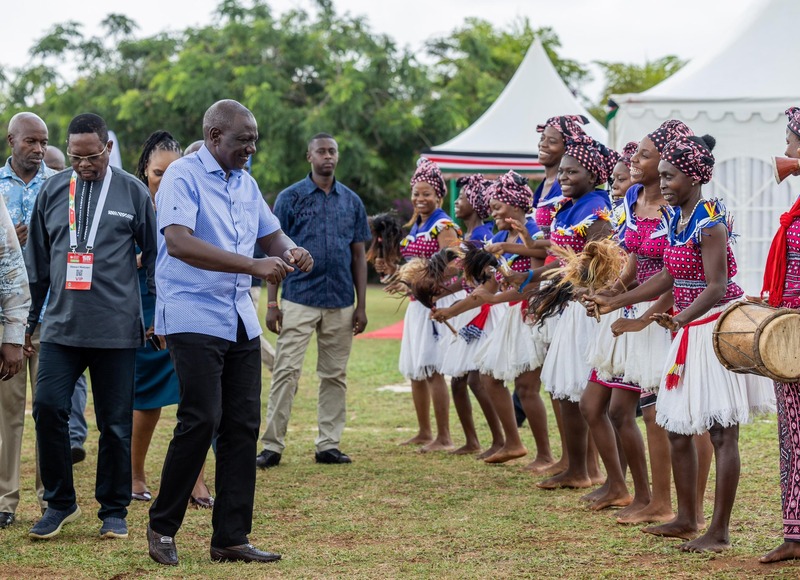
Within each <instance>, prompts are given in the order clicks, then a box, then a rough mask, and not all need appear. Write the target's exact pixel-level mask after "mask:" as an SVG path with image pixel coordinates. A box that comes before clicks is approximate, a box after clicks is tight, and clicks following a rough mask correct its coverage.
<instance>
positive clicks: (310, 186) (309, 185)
mask: <svg viewBox="0 0 800 580" xmlns="http://www.w3.org/2000/svg"><path fill="white" fill-rule="evenodd" d="M303 181H304V183H305V186H306V193H314V192H315V191H316V190H320V191H321V192H322V193H325V191H324V190H323V189H322V188H321V187H320V186H319V185H317V184H316V183H314V180H313V179H311V172H310V171H309V172H308V175H306V178H305V179H304V180H303ZM330 193H337V194H338V193H340V191H339V182H338V181H336V177H334V178H333V184H332V185H331V191H330Z"/></svg>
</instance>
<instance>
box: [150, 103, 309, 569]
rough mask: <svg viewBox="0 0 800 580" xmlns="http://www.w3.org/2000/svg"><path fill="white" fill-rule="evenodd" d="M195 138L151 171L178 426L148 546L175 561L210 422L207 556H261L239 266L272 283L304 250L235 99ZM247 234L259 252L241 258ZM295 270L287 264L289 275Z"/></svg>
mask: <svg viewBox="0 0 800 580" xmlns="http://www.w3.org/2000/svg"><path fill="white" fill-rule="evenodd" d="M203 137H204V144H203V146H202V147H201V148H200V150H199V151H198V152H197V153H196V154H192V155H189V156H186V157H183V158H181V159H178V160H177V161H175V162H174V163H172V165H170V166H169V168H168V169H167V171H166V172H165V173H164V177H163V178H162V180H161V185H160V186H159V190H158V194H157V195H156V204H157V206H158V211H157V212H156V215H157V218H158V230H159V236H158V259H157V262H156V288H157V291H156V295H157V299H156V315H155V317H156V320H155V331H156V334H158V335H164V336H166V342H167V346H168V347H169V350H170V355H171V356H172V361H173V364H174V366H175V372H176V373H177V375H178V381H179V382H180V391H181V397H180V402H179V403H178V426H177V427H176V428H175V432H174V436H173V438H172V442H171V443H170V445H169V450H168V451H167V457H166V459H165V460H164V469H163V471H162V474H161V489H160V491H159V494H158V498H157V499H156V501H155V502H154V503H153V506H152V508H151V509H150V525H149V526H148V528H147V538H148V548H149V553H150V557H151V558H153V560H155V561H156V562H158V563H160V564H164V565H172V566H174V565H177V563H178V552H177V548H176V547H175V541H174V536H175V534H176V533H177V532H178V529H179V528H180V526H181V523H182V521H183V517H184V515H185V513H186V506H187V504H188V501H189V496H190V495H191V493H192V487H193V485H194V481H195V480H196V479H197V475H198V474H199V473H200V467H201V466H202V465H203V462H204V461H205V457H206V453H207V452H208V448H209V446H210V445H211V439H212V437H213V436H214V433H215V430H216V433H217V479H216V492H217V497H216V501H215V504H214V514H213V517H212V525H213V528H214V532H213V535H212V536H211V551H210V553H211V559H212V560H215V561H233V560H239V561H245V562H272V561H275V560H279V559H280V557H281V556H280V555H279V554H274V553H271V552H265V551H262V550H258V549H256V548H255V547H253V546H252V545H251V544H250V543H249V541H248V538H247V536H248V534H249V533H250V531H251V527H252V522H253V500H254V494H255V485H256V466H255V465H254V464H253V455H255V451H256V440H257V438H258V429H259V423H260V415H261V412H260V401H261V357H260V353H259V350H260V349H259V340H258V338H259V336H260V335H261V325H260V324H259V322H258V316H257V314H256V309H255V306H254V305H253V301H252V300H251V299H250V293H249V290H250V284H251V276H255V277H257V278H262V279H265V280H267V281H268V282H270V283H272V284H278V283H280V282H281V281H282V280H283V279H284V278H285V277H286V276H287V275H292V272H295V271H296V270H299V271H300V272H308V271H310V270H311V268H312V266H313V264H314V261H313V259H312V258H311V255H310V254H309V253H308V252H307V251H306V250H305V249H303V248H299V247H297V246H296V245H295V244H294V242H293V241H292V240H291V239H290V238H289V237H288V236H286V235H285V234H284V233H283V231H282V230H281V227H280V223H278V220H277V218H276V217H275V216H274V215H272V212H271V211H270V209H269V207H268V206H267V203H266V202H265V201H264V198H263V197H262V195H261V192H260V191H259V189H258V184H257V183H256V182H255V180H254V179H253V178H252V177H251V176H250V174H249V173H247V172H246V171H243V169H244V167H245V165H246V164H247V160H248V159H249V158H250V156H251V155H253V154H254V153H255V152H256V141H257V140H258V125H257V124H256V120H255V118H254V117H253V114H252V113H251V112H250V111H249V110H248V109H247V108H245V107H244V106H243V105H241V104H240V103H238V102H236V101H232V100H224V101H219V102H217V103H215V104H214V105H212V106H211V107H210V108H209V109H208V110H207V111H206V113H205V115H204V117H203ZM256 243H258V245H259V246H261V249H262V250H264V253H265V254H266V255H267V257H266V258H253V248H254V247H255V244H256ZM294 275H296V274H294Z"/></svg>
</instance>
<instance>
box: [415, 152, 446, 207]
mask: <svg viewBox="0 0 800 580" xmlns="http://www.w3.org/2000/svg"><path fill="white" fill-rule="evenodd" d="M421 181H422V182H425V183H427V184H428V185H430V186H431V187H432V188H433V190H434V191H435V192H436V195H437V196H438V197H439V199H442V198H443V197H444V196H445V195H446V194H447V186H446V185H445V182H444V176H443V175H442V170H441V169H439V166H438V165H436V164H435V163H434V162H433V161H431V160H430V159H428V158H427V157H420V158H419V161H417V169H416V171H414V175H413V176H412V177H411V187H414V185H415V184H417V183H419V182H421Z"/></svg>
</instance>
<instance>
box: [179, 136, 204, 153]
mask: <svg viewBox="0 0 800 580" xmlns="http://www.w3.org/2000/svg"><path fill="white" fill-rule="evenodd" d="M202 146H203V141H202V140H199V141H195V142H194V143H192V144H191V145H189V146H188V147H187V148H186V149H185V150H184V151H183V156H184V157H186V156H187V155H191V154H192V153H194V152H195V151H199V150H200V147H202Z"/></svg>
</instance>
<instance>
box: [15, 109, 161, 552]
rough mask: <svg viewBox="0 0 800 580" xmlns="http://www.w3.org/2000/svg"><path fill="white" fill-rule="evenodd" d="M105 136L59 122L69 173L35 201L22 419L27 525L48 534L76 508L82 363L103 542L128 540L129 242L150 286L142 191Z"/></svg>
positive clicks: (151, 244) (94, 121)
mask: <svg viewBox="0 0 800 580" xmlns="http://www.w3.org/2000/svg"><path fill="white" fill-rule="evenodd" d="M112 147H113V143H112V142H111V141H110V140H109V138H108V128H107V127H106V123H105V121H104V120H103V119H102V118H101V117H98V116H97V115H94V114H92V113H85V114H82V115H78V116H77V117H75V118H74V119H73V120H72V121H71V122H70V124H69V127H68V129H67V155H68V158H69V163H70V165H71V166H72V171H62V172H61V173H58V174H56V175H54V176H53V177H50V178H49V179H48V180H47V181H46V182H45V184H44V186H43V187H42V190H41V192H40V193H39V195H38V196H37V197H36V202H35V204H34V206H33V214H32V217H31V221H30V230H29V233H28V245H27V248H26V250H25V264H26V266H27V270H28V277H29V279H30V289H31V299H32V306H31V310H30V314H29V316H28V328H29V332H31V333H32V332H33V331H34V329H35V328H36V326H37V323H38V321H39V314H40V312H41V311H42V305H43V304H44V301H45V297H46V296H47V295H48V291H49V301H48V304H47V312H46V314H45V316H44V318H43V321H42V329H41V339H40V340H41V346H40V349H39V373H38V375H37V380H36V396H35V397H34V401H33V418H34V420H35V421H36V435H37V438H38V449H39V466H40V469H41V473H42V483H43V484H44V489H45V492H44V499H45V501H47V511H46V512H45V513H44V516H43V517H42V519H41V520H39V521H38V522H37V523H36V524H35V525H34V526H33V528H31V530H30V532H29V536H30V537H31V538H34V539H49V538H52V537H53V536H55V535H57V534H58V533H59V532H60V531H61V527H62V526H63V525H64V524H66V523H69V522H71V521H73V520H75V519H77V518H78V516H80V513H81V510H80V508H79V507H78V504H77V501H76V495H75V487H74V486H73V481H72V458H71V455H70V439H69V426H68V420H69V414H70V409H71V397H72V394H73V391H74V390H75V381H77V379H78V377H80V376H81V374H82V373H83V372H84V371H85V370H86V369H87V368H88V369H89V372H90V374H91V379H92V393H93V395H94V408H95V414H96V416H97V427H98V429H99V430H100V447H99V450H98V454H97V477H96V483H95V497H96V498H97V501H98V502H99V503H100V510H99V512H98V517H99V518H100V519H101V520H102V521H103V525H102V527H101V528H100V535H101V536H102V537H104V538H125V537H127V536H128V526H127V522H126V519H125V518H126V516H127V513H128V510H127V507H128V504H129V503H130V501H131V424H132V417H133V410H132V409H133V372H134V358H135V354H136V349H137V348H138V347H140V346H142V345H143V344H144V323H143V320H142V307H141V301H140V299H139V278H138V274H137V267H136V254H135V253H134V251H133V248H134V244H136V245H138V246H139V247H140V248H141V249H142V267H144V268H146V270H147V273H148V277H149V280H150V283H151V286H152V287H153V288H154V287H155V284H154V278H153V274H154V268H155V260H156V222H155V214H154V212H153V205H152V203H151V202H150V195H149V194H148V191H147V188H146V187H145V186H144V185H143V184H142V182H141V181H139V180H138V179H136V178H135V177H134V176H132V175H130V174H129V173H126V172H125V171H123V170H121V169H117V168H114V169H113V170H112V168H111V167H110V166H109V157H110V153H111V149H112Z"/></svg>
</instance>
